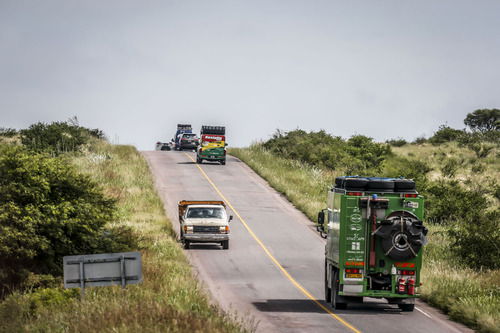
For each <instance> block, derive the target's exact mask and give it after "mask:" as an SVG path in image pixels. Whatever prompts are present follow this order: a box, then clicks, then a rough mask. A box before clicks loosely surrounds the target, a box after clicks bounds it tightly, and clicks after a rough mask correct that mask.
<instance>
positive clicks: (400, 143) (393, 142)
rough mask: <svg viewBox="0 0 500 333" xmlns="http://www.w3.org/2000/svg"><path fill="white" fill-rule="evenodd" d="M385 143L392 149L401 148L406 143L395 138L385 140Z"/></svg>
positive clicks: (401, 139)
mask: <svg viewBox="0 0 500 333" xmlns="http://www.w3.org/2000/svg"><path fill="white" fill-rule="evenodd" d="M385 143H387V144H389V145H391V146H393V147H402V146H404V145H406V144H407V143H408V142H407V141H406V140H405V139H403V138H397V139H391V140H387V141H386V142H385Z"/></svg>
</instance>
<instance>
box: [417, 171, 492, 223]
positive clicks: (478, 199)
mask: <svg viewBox="0 0 500 333" xmlns="http://www.w3.org/2000/svg"><path fill="white" fill-rule="evenodd" d="M482 192H483V191H481V190H480V189H473V190H469V189H466V188H464V187H463V186H462V185H460V183H459V182H458V181H456V180H451V181H446V180H439V181H436V182H432V183H431V184H430V185H429V187H428V188H427V189H426V190H425V191H423V194H424V196H426V197H427V198H428V200H427V201H426V207H427V220H428V221H430V222H432V223H438V224H440V223H448V222H452V221H461V220H464V219H466V220H471V219H472V218H474V217H475V216H476V215H477V212H480V211H486V210H487V209H488V207H489V205H488V200H487V199H486V197H485V196H484V194H483V193H482Z"/></svg>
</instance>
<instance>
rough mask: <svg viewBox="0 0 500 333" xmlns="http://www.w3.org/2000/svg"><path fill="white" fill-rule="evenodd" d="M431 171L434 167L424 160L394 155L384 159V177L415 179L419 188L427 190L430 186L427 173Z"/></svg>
mask: <svg viewBox="0 0 500 333" xmlns="http://www.w3.org/2000/svg"><path fill="white" fill-rule="evenodd" d="M430 171H432V168H431V167H430V166H429V164H427V163H426V162H424V161H422V160H419V159H416V158H406V157H404V156H397V155H394V156H391V157H389V158H388V159H387V160H386V161H384V164H383V169H382V174H383V176H384V177H394V178H398V177H403V178H408V179H413V180H414V181H415V183H416V184H417V188H418V190H419V191H425V189H426V188H427V186H428V181H427V174H428V173H429V172H430Z"/></svg>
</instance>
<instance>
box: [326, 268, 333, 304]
mask: <svg viewBox="0 0 500 333" xmlns="http://www.w3.org/2000/svg"><path fill="white" fill-rule="evenodd" d="M325 301H326V302H327V303H330V302H331V301H332V288H330V287H329V286H328V264H327V263H325Z"/></svg>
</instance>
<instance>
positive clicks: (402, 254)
mask: <svg viewBox="0 0 500 333" xmlns="http://www.w3.org/2000/svg"><path fill="white" fill-rule="evenodd" d="M408 192H409V193H405V192H404V191H400V192H396V191H385V192H384V191H381V192H379V191H370V190H361V191H349V190H346V189H341V188H332V189H331V190H330V191H329V192H328V199H327V209H325V210H323V212H322V213H321V214H323V215H322V216H324V222H323V223H321V224H319V225H318V228H319V229H321V230H320V231H322V233H323V234H326V235H327V243H326V246H325V288H326V289H325V291H326V290H329V288H335V283H337V284H338V285H337V288H338V290H336V295H337V296H340V298H339V299H340V301H342V302H345V303H348V301H349V299H354V298H358V300H359V298H361V297H379V298H387V299H389V300H392V301H394V303H403V302H404V299H411V298H415V297H418V296H419V294H418V286H420V271H421V267H422V254H423V245H424V244H425V242H426V239H425V234H426V233H427V230H426V229H425V227H423V225H422V220H423V218H424V198H423V197H422V196H420V195H418V194H417V192H416V191H414V190H413V191H408ZM400 229H401V230H400ZM391 244H392V245H391ZM384 246H385V247H384ZM348 272H349V273H348ZM351 272H354V273H351ZM332 275H335V276H336V277H337V280H338V282H337V281H332V279H333V277H332ZM401 279H403V280H404V282H405V285H403V283H402V282H400V281H402V280H401ZM400 285H401V286H400ZM398 287H401V288H403V287H404V291H402V290H398ZM325 295H327V296H326V298H327V301H328V298H329V297H331V296H328V295H329V294H328V293H327V294H325ZM342 296H344V297H343V298H342ZM337 301H338V300H337ZM332 304H333V303H332ZM411 309H413V308H411Z"/></svg>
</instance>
